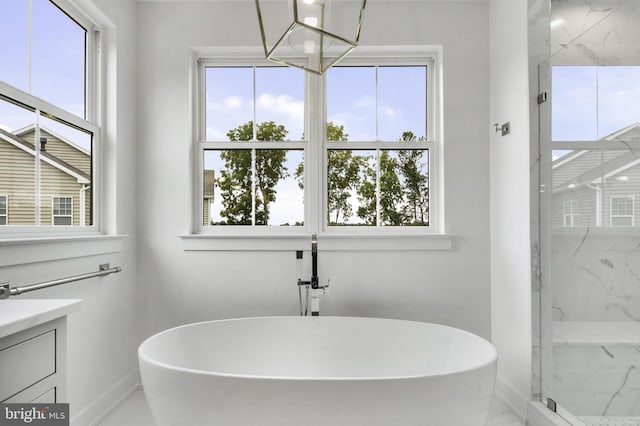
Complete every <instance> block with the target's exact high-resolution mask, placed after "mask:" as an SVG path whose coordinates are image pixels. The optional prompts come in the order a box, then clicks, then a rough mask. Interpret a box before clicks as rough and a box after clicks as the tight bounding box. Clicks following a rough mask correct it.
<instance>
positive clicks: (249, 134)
mask: <svg viewBox="0 0 640 426" xmlns="http://www.w3.org/2000/svg"><path fill="white" fill-rule="evenodd" d="M253 130H254V129H253V121H249V122H248V123H245V124H242V125H240V126H238V127H237V128H235V129H232V130H229V132H227V137H228V138H229V140H230V141H249V140H252V139H253ZM287 134H288V131H287V130H286V129H285V127H284V126H282V125H278V124H276V123H274V122H273V121H267V122H263V123H258V125H257V126H256V139H257V140H260V141H282V140H285V137H286V136H287ZM254 155H255V175H254V174H253V173H252V159H253V156H254ZM220 158H221V159H222V160H223V161H224V164H225V169H224V170H222V171H221V172H220V177H219V178H218V179H217V184H218V186H219V188H220V192H221V197H222V205H223V210H222V211H221V212H220V216H222V217H223V218H224V220H225V222H224V223H225V224H229V225H250V224H251V222H252V210H253V200H252V198H253V197H252V180H253V181H254V183H255V191H256V194H255V223H256V225H268V224H269V206H270V204H271V203H273V202H274V201H275V200H276V191H275V189H274V188H275V186H276V185H277V184H278V182H279V181H280V180H281V179H283V178H285V177H287V176H289V173H288V171H287V168H286V166H285V161H286V158H287V151H286V150H284V149H256V150H255V154H254V153H253V151H252V150H251V149H229V150H224V151H222V152H221V153H220Z"/></svg>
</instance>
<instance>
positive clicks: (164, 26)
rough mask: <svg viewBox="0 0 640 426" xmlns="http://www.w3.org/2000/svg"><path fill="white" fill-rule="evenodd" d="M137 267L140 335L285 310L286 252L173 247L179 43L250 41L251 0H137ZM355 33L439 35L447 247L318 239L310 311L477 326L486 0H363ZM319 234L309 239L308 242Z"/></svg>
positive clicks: (480, 323) (482, 317)
mask: <svg viewBox="0 0 640 426" xmlns="http://www.w3.org/2000/svg"><path fill="white" fill-rule="evenodd" d="M137 12H138V13H137V16H138V22H137V24H138V33H137V37H138V80H137V83H138V90H137V95H138V143H139V145H138V167H139V169H138V170H139V173H138V184H139V185H138V191H139V204H138V207H139V210H138V211H139V218H138V219H139V220H138V224H139V235H140V239H139V241H140V246H139V248H140V250H139V261H140V264H139V267H140V272H139V279H140V281H141V284H142V285H144V287H145V290H144V291H145V295H146V296H145V301H146V304H145V306H144V310H145V313H144V315H145V317H146V318H148V321H149V322H148V324H147V328H146V334H150V333H152V332H154V331H157V330H160V329H164V328H167V327H169V326H173V325H177V324H183V323H189V322H193V321H202V320H209V319H216V318H229V317H243V316H256V315H295V314H296V312H297V309H298V306H297V304H298V302H297V298H298V296H297V290H296V286H295V256H294V253H293V251H290V252H289V251H286V252H278V251H266V252H265V251H261V252H260V251H246V252H241V251H237V252H234V251H226V252H225V251H189V252H186V251H183V248H182V242H181V240H180V238H179V237H178V236H179V235H181V234H185V233H187V232H188V231H189V228H190V205H191V202H192V200H191V196H190V192H191V181H192V173H193V172H192V164H191V158H192V155H193V154H192V149H193V148H192V145H193V141H192V140H191V137H190V135H191V127H192V117H191V98H190V93H191V83H192V82H191V79H190V76H191V70H192V66H193V65H194V64H193V63H192V57H191V55H192V51H191V49H190V48H191V47H200V48H202V47H211V46H217V47H219V46H253V47H258V46H259V43H260V41H259V40H260V39H259V34H258V31H257V24H256V17H255V9H254V4H253V2H213V3H206V2H204V3H203V2H192V3H185V2H176V3H166V2H160V3H159V2H140V3H138V11H137ZM362 41H363V43H362V44H363V45H410V44H416V45H442V46H443V52H444V54H443V58H444V74H445V77H444V96H445V98H444V135H445V141H444V143H445V151H444V167H445V175H444V189H445V194H446V195H445V199H446V200H445V201H446V225H447V226H446V231H447V233H451V234H454V235H455V240H454V249H453V250H450V251H423V252H395V251H391V250H389V251H381V252H321V253H320V258H319V264H320V276H321V278H330V279H331V293H330V295H327V296H325V297H324V298H323V299H322V309H323V314H329V315H331V314H336V315H366V316H382V317H394V318H405V319H415V320H422V321H434V322H438V323H444V324H449V325H453V326H458V327H461V328H464V329H467V330H470V331H472V332H475V333H477V334H480V335H482V336H484V337H487V338H489V337H490V332H491V330H490V288H489V167H488V166H489V151H488V148H489V146H488V139H489V137H488V134H487V129H488V125H489V116H488V110H489V103H488V95H489V92H488V79H489V75H488V57H489V52H488V4H487V3H485V2H469V3H441V2H434V3H431V2H398V1H394V2H393V3H392V6H390V5H388V4H384V3H382V2H371V3H370V4H368V6H367V13H366V17H365V24H364V28H363V35H362ZM321 243H322V240H321V241H320V246H321Z"/></svg>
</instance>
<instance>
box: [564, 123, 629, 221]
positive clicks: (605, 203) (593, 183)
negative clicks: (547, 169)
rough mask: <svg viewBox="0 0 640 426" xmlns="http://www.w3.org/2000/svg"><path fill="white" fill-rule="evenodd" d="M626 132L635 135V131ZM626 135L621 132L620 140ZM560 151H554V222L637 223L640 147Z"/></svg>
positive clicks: (623, 139)
mask: <svg viewBox="0 0 640 426" xmlns="http://www.w3.org/2000/svg"><path fill="white" fill-rule="evenodd" d="M627 136H633V131H630V132H629V134H628V135H627ZM627 136H625V134H624V133H623V134H621V135H620V140H622V141H625V138H626V137H627ZM627 142H629V141H628V140H627ZM629 146H630V147H632V144H631V143H630V144H629ZM561 154H562V155H560V154H559V153H558V152H556V151H554V152H553V158H554V160H553V163H552V196H551V209H552V226H554V227H560V226H581V227H594V226H595V227H609V226H638V221H636V220H635V215H636V211H635V199H634V194H637V193H640V165H639V164H638V155H639V154H640V153H639V152H638V150H633V149H590V150H574V151H561Z"/></svg>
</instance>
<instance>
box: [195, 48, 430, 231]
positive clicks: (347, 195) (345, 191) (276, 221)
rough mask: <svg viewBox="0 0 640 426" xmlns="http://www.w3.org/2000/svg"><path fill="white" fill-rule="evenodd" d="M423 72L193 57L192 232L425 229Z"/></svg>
mask: <svg viewBox="0 0 640 426" xmlns="http://www.w3.org/2000/svg"><path fill="white" fill-rule="evenodd" d="M433 64H434V61H433V59H432V58H430V57H422V58H420V59H415V58H412V57H404V58H403V57H394V58H392V59H389V58H378V59H376V58H372V57H368V58H366V59H364V58H363V59H358V58H356V59H353V60H350V61H347V60H344V61H343V62H341V65H340V66H337V67H334V68H332V69H330V70H329V71H328V72H327V73H326V75H325V76H322V77H318V76H315V75H305V73H304V72H303V71H301V70H298V69H293V68H286V67H279V66H271V65H269V64H267V63H265V62H263V61H262V60H260V59H255V60H251V59H243V60H220V59H217V60H204V59H201V60H200V61H199V97H200V103H199V109H200V112H199V114H198V129H199V130H198V133H199V137H198V146H199V151H198V152H199V154H198V159H197V162H198V168H197V170H198V171H199V172H198V176H199V183H200V191H199V192H198V193H199V194H202V196H201V197H198V200H197V203H199V205H200V210H199V211H200V212H202V214H200V213H198V215H197V217H198V218H203V219H202V222H201V228H200V229H201V231H203V232H214V233H215V232H218V231H221V230H224V229H227V230H228V229H234V230H236V231H238V230H241V229H245V230H246V229H248V230H250V231H249V232H251V230H255V229H269V230H271V232H276V230H277V232H286V231H287V230H289V231H291V230H294V231H295V229H310V230H312V231H317V230H324V231H327V232H331V231H332V230H334V231H340V232H342V231H344V230H347V229H349V230H352V231H359V230H372V229H379V230H382V229H383V228H384V229H386V230H393V229H395V230H396V231H398V232H399V231H400V230H405V231H410V232H419V233H424V232H429V231H433V230H434V226H433V223H434V222H433V220H432V215H431V214H430V213H431V207H432V202H431V200H433V199H434V194H433V191H432V190H431V189H432V188H433V187H434V185H433V184H431V182H432V179H433V177H434V174H433V173H430V171H432V166H433V164H434V160H433V159H434V158H435V151H436V143H435V137H434V135H435V134H436V132H435V131H434V129H433V122H434V120H433V118H432V117H433V116H434V110H433V105H434V93H433V87H434V75H433V74H434V73H433ZM354 82H357V84H354ZM194 217H196V216H195V215H194ZM198 220H200V219H198ZM230 225H233V226H230Z"/></svg>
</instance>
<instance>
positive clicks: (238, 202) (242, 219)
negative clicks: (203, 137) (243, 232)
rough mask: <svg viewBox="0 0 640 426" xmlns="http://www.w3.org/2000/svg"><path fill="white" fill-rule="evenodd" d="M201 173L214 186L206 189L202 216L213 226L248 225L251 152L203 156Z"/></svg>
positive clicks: (235, 150) (250, 207)
mask: <svg viewBox="0 0 640 426" xmlns="http://www.w3.org/2000/svg"><path fill="white" fill-rule="evenodd" d="M204 173H205V175H206V174H210V179H212V181H213V186H212V187H211V186H209V187H206V188H205V189H204V190H205V193H204V194H203V195H204V206H205V207H204V210H205V211H204V212H203V216H205V217H206V216H207V212H206V210H207V209H208V210H209V215H208V217H209V218H210V220H209V223H211V224H212V225H251V224H252V212H253V202H252V194H251V150H250V149H233V150H232V149H227V150H207V151H205V152H204Z"/></svg>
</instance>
